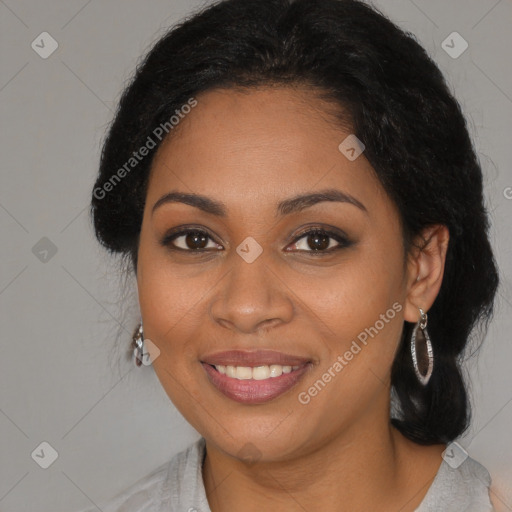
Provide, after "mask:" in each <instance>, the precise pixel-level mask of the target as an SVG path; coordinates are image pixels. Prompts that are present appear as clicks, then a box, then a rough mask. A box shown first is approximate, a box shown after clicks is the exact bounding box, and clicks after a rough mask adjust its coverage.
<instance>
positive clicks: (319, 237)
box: [294, 228, 352, 254]
mask: <svg viewBox="0 0 512 512" xmlns="http://www.w3.org/2000/svg"><path fill="white" fill-rule="evenodd" d="M303 239H304V241H303V242H300V241H301V240H303ZM333 241H334V243H332V242H333ZM299 242H300V243H299ZM336 242H337V243H338V245H336ZM294 245H295V246H296V247H295V249H296V250H298V251H300V252H311V253H317V254H321V253H327V254H328V253H331V252H333V251H335V250H338V249H342V248H344V247H348V246H350V245H352V242H351V241H350V240H348V238H346V237H344V236H342V235H340V234H338V233H333V232H331V231H326V230H324V229H318V228H315V229H310V230H309V231H306V232H304V233H302V234H301V235H300V236H299V237H298V238H296V239H295V241H294Z"/></svg>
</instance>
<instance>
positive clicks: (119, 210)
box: [91, 0, 498, 444]
mask: <svg viewBox="0 0 512 512" xmlns="http://www.w3.org/2000/svg"><path fill="white" fill-rule="evenodd" d="M265 85H285V86H286V85H288V86H295V85H298V86H301V85H302V86H307V87H310V88H312V89H314V90H316V91H319V92H320V93H321V95H322V96H323V97H325V98H328V99H330V100H331V102H332V104H333V111H334V110H335V107H338V106H341V107H342V109H343V112H344V115H345V116H348V119H349V120H350V127H351V131H352V132H353V133H354V134H356V135H357V137H358V138H359V139H361V140H362V141H364V144H365V146H366V149H365V153H364V155H365V157H366V158H367V159H368V161H369V162H370V164H371V165H372V166H373V168H374V170H375V173H376V175H377V177H378V178H379V180H380V182H381V183H382V186H383V187H384V189H385V190H386V192H387V194H388V195H389V197H390V198H391V200H392V201H393V202H394V203H395V204H396V205H397V207H398V210H399V213H400V219H401V229H402V233H403V240H404V247H405V248H406V251H407V250H409V249H410V248H411V243H412V241H413V239H414V237H415V236H416V235H418V234H419V233H420V232H421V231H422V230H423V229H424V228H426V227H427V226H429V225H434V224H444V225H446V226H447V227H448V229H449V232H450V241H449V245H448V251H447V256H446V264H445V273H444V278H443V283H442V286H441V289H440V292H439V294H438V296H437V298H436V300H435V302H434V304H433V306H432V308H431V310H430V311H429V324H428V326H429V333H430V337H431V339H432V344H433V350H434V356H435V365H434V371H433V374H432V377H431V380H430V382H429V383H428V385H427V386H426V387H422V386H421V385H420V384H419V382H418V380H417V379H416V377H415V374H414V372H413V369H412V368H413V366H412V362H411V354H410V351H409V350H408V343H406V340H407V339H408V338H409V336H410V334H411V330H412V328H413V326H414V324H412V323H409V322H404V328H403V335H402V339H401V342H400V346H399V349H398V353H397V356H396V359H395V361H394V363H393V367H392V372H391V385H392V390H393V392H394V394H395V396H396V398H397V400H398V404H399V409H400V414H399V417H395V418H392V419H391V421H392V423H393V425H395V427H396V428H398V429H399V430H400V431H401V432H402V433H403V434H404V435H405V436H406V437H408V438H409V439H411V440H413V441H415V442H417V443H420V444H434V443H440V442H442V443H448V442H450V441H451V440H453V439H455V438H457V437H458V436H460V435H461V434H462V433H463V432H464V431H465V430H466V429H467V427H468V425H469V421H470V412H469V411H470V407H469V400H468V394H467V392H466V388H465V384H464V379H463V377H462V373H461V369H460V363H461V357H462V354H463V351H464V349H465V347H466V345H467V344H468V342H469V340H470V336H471V335H472V334H473V331H474V329H475V328H476V327H477V326H478V327H484V328H485V329H484V330H486V329H487V326H488V323H489V321H490V318H491V316H492V313H493V302H494V297H495V293H496V290H497V287H498V270H497V266H496V263H495V259H494V255H493V252H492V248H491V245H490V242H489V238H488V230H489V221H488V218H487V212H486V209H485V206H484V199H483V191H482V171H481V168H480V165H479V162H478V159H477V156H476V154H475V150H474V148H473V145H472V141H471V139H470V136H469V133H468V129H467V126H466V121H465V119H464V116H463V114H462V112H461V108H460V106H459V104H458V102H457V101H456V99H455V98H454V97H453V95H452V94H451V92H450V91H449V88H448V86H447V84H446V82H445V79H444V78H443V75H442V74H441V72H440V70H439V69H438V67H437V66H436V65H435V63H434V62H433V61H432V60H431V59H430V58H429V56H428V55H427V53H426V52H425V50H424V49H423V48H422V47H421V45H420V44H418V42H417V41H416V39H415V37H414V36H413V35H412V34H410V33H407V32H404V31H403V30H401V29H400V28H398V27H397V26H396V25H395V24H393V23H392V22H391V21H390V20H389V19H388V18H387V17H386V16H384V15H383V14H382V13H380V12H379V11H378V10H377V9H375V8H374V7H370V6H369V5H367V4H365V3H363V2H361V1H357V0H296V1H293V0H225V1H221V2H217V3H215V4H213V5H210V6H208V7H206V8H204V9H203V10H201V11H200V12H196V13H194V14H193V15H191V16H190V17H189V18H188V19H186V20H185V21H183V22H182V23H181V24H180V25H178V26H176V27H173V28H172V29H170V30H169V31H168V32H167V33H166V34H165V35H164V36H163V37H161V38H160V39H159V40H158V41H157V42H156V44H154V46H153V47H152V49H151V50H150V51H149V52H148V54H147V56H145V57H144V58H143V60H142V61H141V62H140V64H139V65H138V67H137V70H136V72H135V74H134V77H133V79H132V81H131V82H130V84H129V85H128V87H127V88H126V89H125V90H124V92H123V94H122V97H121V99H120V102H119V106H118V110H117V112H116V115H115V118H114V120H113V122H112V124H111V126H110V128H109V131H108V134H107V136H106V139H105V141H104V145H103V150H102V154H101V162H100V168H99V174H98V176H97V180H96V183H95V185H94V189H93V191H92V203H91V215H92V219H93V223H94V228H95V233H96V236H97V238H98V240H99V241H100V242H101V243H102V244H103V245H104V246H105V247H106V248H108V249H109V250H110V251H111V252H113V253H120V254H121V255H122V256H123V257H127V258H125V261H126V260H127V261H129V262H130V265H132V266H133V270H136V265H137V250H138V240H139V232H140V228H141V221H142V214H143V208H144V202H145V194H146V188H147V182H148V176H149V171H150V168H151V162H152V158H153V156H154V154H155V152H156V150H157V149H158V147H159V145H160V142H161V141H160V140H159V139H157V140H156V141H154V142H156V144H154V147H153V148H151V149H150V150H149V151H148V155H147V156H146V157H145V158H144V159H140V161H139V160H137V161H136V162H134V161H132V164H133V165H132V166H133V170H131V169H127V166H126V163H127V162H128V161H130V159H131V158H133V155H134V152H137V151H138V150H139V149H140V148H141V147H144V146H145V147H148V146H149V144H147V141H148V137H150V136H151V134H154V130H155V128H156V127H158V126H163V125H164V124H165V123H167V130H166V132H169V134H170V135H169V136H172V134H173V133H174V132H173V131H171V129H170V128H171V127H170V126H169V119H170V118H171V116H173V115H175V114H178V113H179V111H180V108H182V107H183V105H186V104H187V103H190V100H191V98H194V96H195V95H197V94H199V93H200V92H202V91H207V90H211V89H213V88H241V89H244V90H245V89H249V88H252V87H257V86H265ZM346 120H347V117H345V118H344V121H345V122H346ZM342 122H343V120H341V119H340V123H342ZM153 139H155V137H153ZM162 139H164V137H162ZM123 166H124V172H121V169H122V168H123ZM116 173H117V174H116ZM121 175H122V179H121V178H120V176H121ZM114 178H115V180H114ZM118 178H119V179H118Z"/></svg>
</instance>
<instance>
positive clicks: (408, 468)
mask: <svg viewBox="0 0 512 512" xmlns="http://www.w3.org/2000/svg"><path fill="white" fill-rule="evenodd" d="M388 418H389V416H386V417H385V421H384V419H383V420H382V421H381V422H380V424H378V423H376V418H375V417H368V418H366V420H362V421H361V422H357V429H355V428H354V429H352V430H350V431H345V432H343V433H341V434H338V435H337V436H336V437H333V438H332V439H329V440H327V441H326V442H325V443H324V444H323V445H322V446H315V447H314V448H313V449H310V450H309V451H306V450H304V451H303V453H302V454H301V456H300V457H295V458H293V459H287V460H284V461H277V462H276V461H257V462H255V463H253V464H250V465H248V464H246V463H244V462H242V461H240V460H238V459H236V458H233V457H230V456H228V455H226V454H225V453H224V452H222V451H221V450H219V449H218V448H217V447H215V446H214V445H213V444H212V443H209V442H208V441H207V443H206V450H207V455H206V459H205V463H204V467H203V480H204V484H205V489H206V494H207V496H208V501H209V503H210V508H211V511H212V512H224V511H228V510H237V509H238V510H244V511H247V512H252V511H260V510H262V509H263V510H267V509H268V510H274V511H275V510H286V511H295V510H297V511H301V512H303V511H304V510H326V511H330V510H336V511H338V512H342V511H352V512H353V511H356V510H381V511H386V510H390V511H391V510H393V511H396V510H401V512H407V511H408V510H411V511H413V510H415V508H416V506H418V505H419V504H420V503H421V501H422V499H423V497H424V495H425V494H426V492H427V490H428V487H429V485H430V483H431V482H432V480H433V477H434V476H435V474H436V473H437V470H438V468H439V465H440V463H441V457H440V453H441V450H442V449H443V448H444V447H443V446H441V445H435V446H433V447H425V446H419V445H416V444H415V443H412V442H411V441H408V440H407V439H406V438H404V437H403V436H402V435H401V434H400V433H399V432H398V431H397V430H396V429H395V428H394V427H392V425H391V424H390V423H389V420H388ZM365 422H366V424H364V423H365ZM418 456H421V457H422V459H421V464H418ZM418 466H423V467H422V469H420V470H418V469H417V467H418ZM427 477H429V478H427Z"/></svg>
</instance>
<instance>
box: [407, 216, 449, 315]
mask: <svg viewBox="0 0 512 512" xmlns="http://www.w3.org/2000/svg"><path fill="white" fill-rule="evenodd" d="M449 240H450V233H449V230H448V228H447V227H446V226H445V225H442V224H439V225H437V224H436V225H433V226H428V227H427V228H425V229H424V230H423V231H422V233H421V234H420V236H418V237H417V238H416V239H415V240H414V242H413V244H412V248H411V250H410V252H409V255H408V261H407V296H406V299H405V308H404V320H406V321H408V322H414V323H415V322H417V321H418V320H419V318H420V312H419V309H418V308H421V309H423V311H424V312H425V313H426V312H428V310H429V309H430V308H431V307H432V304H433V303H434V301H435V299H436V297H437V294H438V293H439V290H440V289H441V284H442V282H443V275H444V266H445V260H446V252H447V250H448V242H449Z"/></svg>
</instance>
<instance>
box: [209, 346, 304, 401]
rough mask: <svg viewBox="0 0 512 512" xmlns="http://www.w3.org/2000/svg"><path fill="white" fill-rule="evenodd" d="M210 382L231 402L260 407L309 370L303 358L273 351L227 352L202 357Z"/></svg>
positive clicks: (291, 385) (287, 388)
mask: <svg viewBox="0 0 512 512" xmlns="http://www.w3.org/2000/svg"><path fill="white" fill-rule="evenodd" d="M201 364H202V366H203V368H204V370H205V372H206V375H207V376H208V379H209V381H210V383H211V384H212V385H213V386H214V387H215V388H216V389H217V390H218V391H220V392H221V393H222V394H223V395H224V396H226V397H228V398H230V399H231V400H234V401H235V402H239V403H245V404H261V403H265V402H268V401H270V400H273V399H275V398H277V397H278V396H281V395H282V394H284V393H286V392H287V391H289V390H290V389H291V388H292V387H294V386H295V385H296V384H297V382H298V381H299V380H300V379H301V378H302V377H303V376H304V375H305V374H306V373H307V371H308V370H309V369H310V368H311V367H312V362H311V361H310V360H308V359H306V358H303V357H297V356H290V355H287V354H283V353H279V352H274V351H262V350H260V351H254V352H246V351H229V352H222V353H217V354H214V355H212V356H209V357H205V358H204V360H203V361H201Z"/></svg>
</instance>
